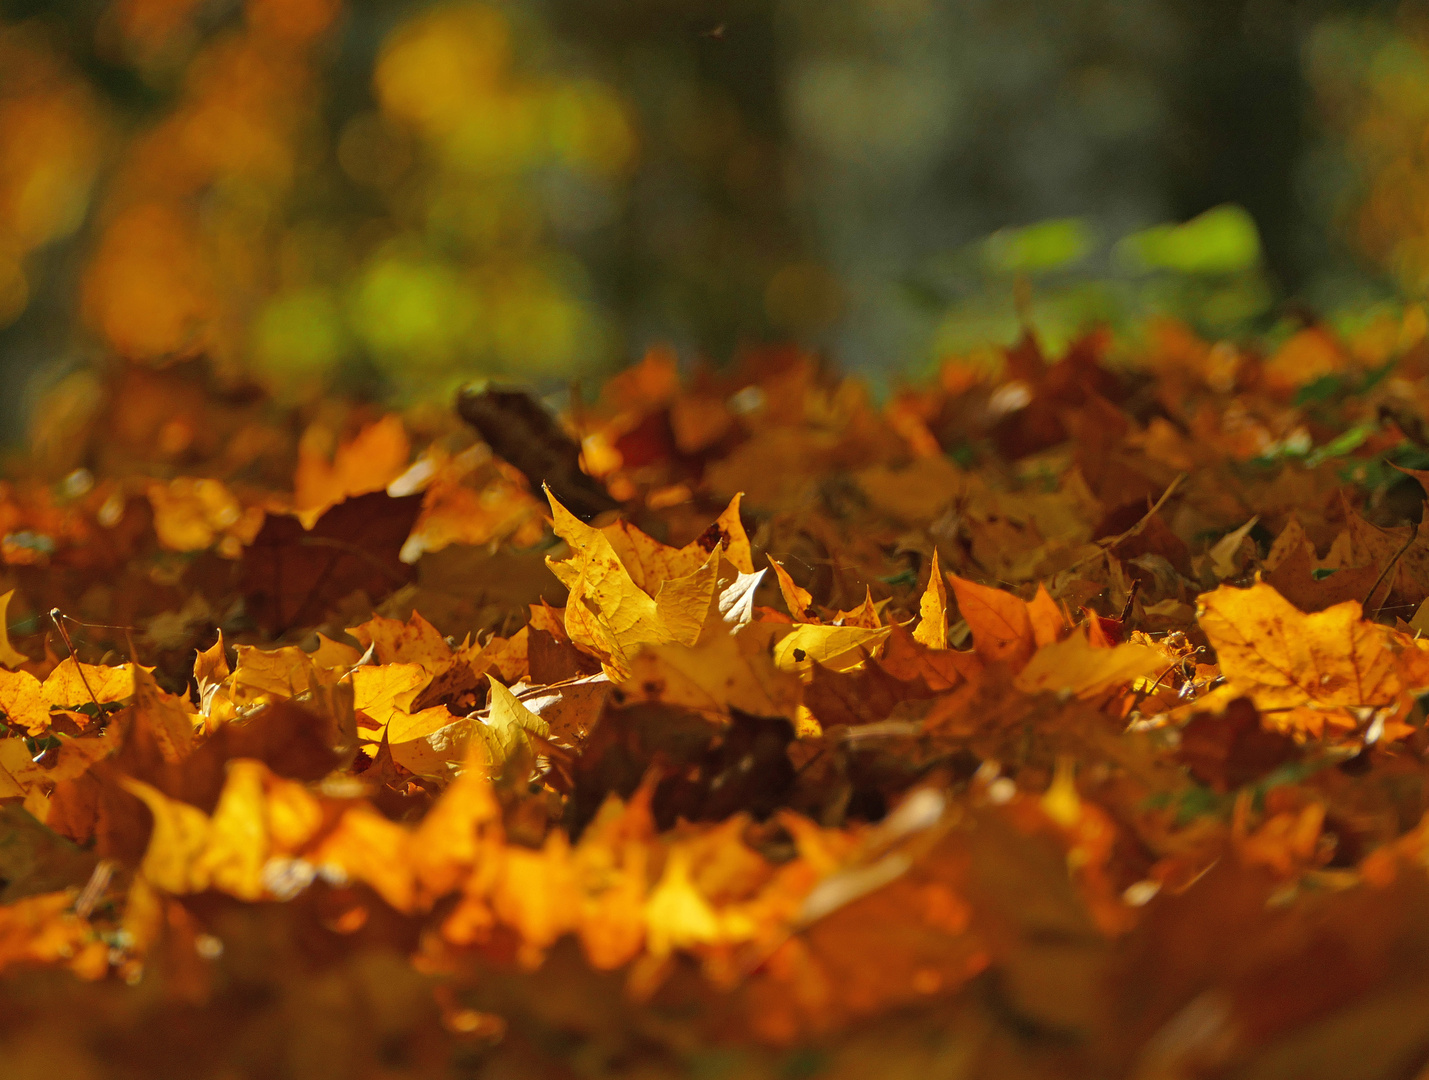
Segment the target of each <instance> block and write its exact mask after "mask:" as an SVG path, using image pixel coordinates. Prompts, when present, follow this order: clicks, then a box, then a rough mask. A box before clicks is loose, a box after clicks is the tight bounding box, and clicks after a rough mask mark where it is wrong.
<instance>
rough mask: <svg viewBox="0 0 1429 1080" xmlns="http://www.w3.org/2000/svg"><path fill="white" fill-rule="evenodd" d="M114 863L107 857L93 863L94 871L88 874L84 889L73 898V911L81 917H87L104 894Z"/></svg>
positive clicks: (112, 873) (112, 876)
mask: <svg viewBox="0 0 1429 1080" xmlns="http://www.w3.org/2000/svg"><path fill="white" fill-rule="evenodd" d="M114 870H115V864H114V863H112V862H110V861H109V860H108V859H100V860H99V862H98V863H96V864H95V867H94V871H93V872H92V873H91V874H90V875H89V880H88V881H87V882H85V885H84V889H83V890H82V891H81V892H80V894H79V896H78V897H76V898H75V902H74V913H75V914H76V915H78V916H79V917H80V918H81V919H87V918H89V913H90V912H91V911H93V910H94V907H95V905H96V904H98V903H99V901H100V899H101V898H102V897H103V896H104V890H105V889H107V888H109V882H110V881H111V880H113V878H114Z"/></svg>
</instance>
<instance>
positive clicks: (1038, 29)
mask: <svg viewBox="0 0 1429 1080" xmlns="http://www.w3.org/2000/svg"><path fill="white" fill-rule="evenodd" d="M1426 281H1429V6H1426V5H1424V4H1421V3H1399V4H1396V3H1370V2H1364V0H1361V2H1350V0H1315V2H1306V3H1294V2H1291V0H622V2H620V3H612V2H610V0H547V2H541V0H510V2H501V0H483V2H471V3H467V2H459V3H425V2H406V3H402V2H383V0H346V2H344V0H7V2H4V3H0V369H2V370H0V378H3V380H4V383H3V385H4V387H5V391H4V393H3V394H0V433H3V434H4V436H5V437H6V438H8V439H9V440H11V441H14V440H16V439H18V438H19V437H20V436H21V435H22V433H23V430H24V425H25V417H26V412H27V410H28V409H29V408H31V407H32V404H33V402H34V401H36V400H37V399H38V397H39V396H40V395H41V394H42V393H44V392H46V391H47V390H48V389H51V388H53V387H54V386H56V385H57V384H59V383H61V382H62V381H63V380H65V379H70V380H74V379H75V378H76V376H75V373H76V372H83V371H86V370H93V369H94V368H95V365H104V364H114V363H121V362H123V363H140V364H152V365H163V364H166V363H171V362H174V361H176V360H179V359H185V358H190V357H194V356H198V355H203V356H206V357H208V358H209V360H210V361H211V363H212V365H213V367H214V370H215V371H216V372H217V376H218V378H219V379H220V380H221V381H222V382H224V383H225V384H226V385H229V386H231V387H234V388H241V387H244V386H246V385H252V384H257V385H259V386H261V387H263V388H264V389H266V390H268V391H269V392H271V393H273V394H274V395H276V396H277V397H278V398H279V399H280V400H284V401H291V402H295V403H302V402H305V401H312V400H315V399H316V398H317V397H319V396H320V395H322V394H323V393H325V392H328V391H330V390H331V389H334V388H337V389H341V390H342V391H343V392H345V393H348V394H358V395H366V396H372V397H374V398H378V399H381V400H383V401H386V402H389V403H394V404H410V403H413V402H417V401H421V400H424V399H430V400H433V401H435V400H441V399H446V398H447V396H448V395H449V394H450V392H451V389H452V387H453V386H454V385H455V384H456V383H458V382H460V381H463V380H466V379H469V378H472V377H474V376H480V375H484V374H491V375H500V376H502V377H520V378H523V379H527V380H530V381H532V382H535V383H537V384H538V385H542V386H545V387H547V388H550V387H554V386H564V385H566V384H568V383H569V382H571V381H572V380H579V381H581V382H582V383H583V384H585V385H593V384H595V383H597V382H599V381H600V380H601V379H602V378H603V377H604V375H605V374H606V373H608V372H609V371H610V370H612V369H613V368H614V367H616V366H619V365H621V364H623V363H626V362H629V361H630V360H632V359H633V358H635V357H637V356H638V355H639V354H640V353H642V352H643V351H644V350H645V349H646V348H647V347H648V346H650V345H652V344H655V343H668V344H670V345H672V346H673V347H674V348H675V350H676V351H677V352H678V354H679V355H680V357H681V358H682V360H683V361H685V362H687V363H689V362H693V361H695V360H697V359H704V360H709V361H712V362H723V361H725V360H727V359H728V358H729V357H730V356H731V355H733V354H735V353H736V352H737V350H738V349H739V348H740V347H742V346H745V345H749V344H754V343H760V342H794V343H798V344H802V345H805V346H808V347H812V348H816V349H818V350H820V351H821V352H823V353H824V354H825V355H827V356H828V357H829V358H830V359H831V360H832V361H834V362H835V363H837V364H839V365H841V366H842V367H844V368H845V369H849V370H854V371H861V372H865V373H867V374H868V375H869V376H870V378H871V379H872V380H873V381H874V382H875V383H878V382H883V383H885V384H886V383H888V382H890V381H892V380H896V379H898V378H902V377H905V376H916V375H917V374H919V373H920V372H924V371H927V370H929V369H930V368H931V367H932V366H933V365H935V364H936V363H937V362H938V361H939V360H940V359H944V358H947V357H949V356H956V355H967V354H970V353H971V354H976V352H977V350H978V349H980V348H986V346H987V343H989V342H999V341H1007V340H1010V339H1011V338H1012V337H1013V336H1014V335H1015V334H1016V332H1017V329H1018V325H1019V319H1020V318H1022V317H1027V318H1030V319H1031V320H1032V322H1033V323H1034V324H1035V325H1036V326H1037V328H1038V330H1039V331H1040V332H1041V333H1042V335H1043V336H1044V338H1046V339H1048V341H1049V343H1050V344H1051V345H1052V346H1053V347H1054V348H1055V347H1056V345H1057V344H1058V342H1061V341H1065V340H1066V339H1067V338H1068V337H1069V336H1070V335H1072V334H1074V333H1076V332H1077V331H1078V330H1079V329H1081V328H1084V327H1085V326H1086V325H1088V324H1089V323H1093V322H1097V321H1101V322H1109V323H1111V324H1112V325H1113V326H1115V327H1117V328H1119V329H1121V330H1123V331H1124V333H1125V334H1127V335H1130V337H1131V338H1133V339H1134V335H1135V333H1136V332H1137V329H1138V327H1143V326H1145V325H1146V322H1147V318H1148V315H1149V314H1151V313H1168V314H1171V315H1173V316H1175V317H1179V318H1182V319H1185V320H1188V321H1189V322H1191V323H1192V324H1194V325H1195V326H1196V327H1197V328H1198V329H1199V330H1201V331H1202V332H1204V333H1208V334H1212V335H1227V334H1237V333H1244V332H1247V331H1256V332H1262V333H1269V334H1272V335H1273V334H1274V333H1276V332H1277V328H1278V327H1284V326H1288V325H1290V324H1296V320H1301V321H1303V320H1305V319H1308V318H1324V319H1327V320H1334V319H1336V318H1339V317H1340V316H1339V313H1340V312H1342V311H1345V312H1348V311H1354V312H1355V313H1356V315H1355V317H1356V318H1360V319H1364V318H1368V317H1371V315H1372V313H1373V311H1374V310H1375V305H1377V304H1391V305H1392V304H1395V303H1398V302H1401V301H1402V299H1403V298H1404V297H1411V298H1412V297H1414V296H1415V295H1417V294H1419V293H1421V292H1422V291H1423V289H1424V286H1425V284H1426ZM85 385H87V384H85V383H84V382H83V380H82V379H80V381H79V382H77V383H74V386H73V387H72V389H71V392H70V393H71V397H73V396H74V395H76V394H77V395H80V396H83V393H85V392H86V391H85V389H84V388H85ZM88 385H91V386H97V385H98V384H97V383H91V384H88Z"/></svg>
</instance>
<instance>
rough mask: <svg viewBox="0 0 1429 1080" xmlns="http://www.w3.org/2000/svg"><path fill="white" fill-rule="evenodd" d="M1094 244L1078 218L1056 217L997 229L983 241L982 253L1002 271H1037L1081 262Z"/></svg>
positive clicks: (1059, 268)
mask: <svg viewBox="0 0 1429 1080" xmlns="http://www.w3.org/2000/svg"><path fill="white" fill-rule="evenodd" d="M1095 244H1096V238H1095V237H1094V235H1093V234H1092V231H1091V229H1090V228H1088V226H1087V223H1086V222H1085V221H1083V220H1082V219H1081V218H1057V219H1055V220H1052V221H1040V222H1038V223H1037V224H1035V225H1026V226H1023V227H1022V228H1020V229H999V230H998V231H997V232H995V233H993V234H992V235H991V236H989V237H988V238H987V239H986V240H984V241H983V245H982V247H983V257H984V258H985V259H986V260H987V262H988V264H989V265H990V266H991V267H992V268H993V269H995V270H998V271H1001V272H1002V273H1005V274H1039V273H1046V272H1048V271H1050V270H1061V269H1064V268H1066V267H1069V266H1074V265H1075V264H1077V263H1079V262H1081V261H1082V260H1083V259H1085V258H1086V257H1087V255H1089V254H1090V253H1091V250H1092V248H1093V247H1094V246H1095Z"/></svg>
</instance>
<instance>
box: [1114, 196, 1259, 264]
mask: <svg viewBox="0 0 1429 1080" xmlns="http://www.w3.org/2000/svg"><path fill="white" fill-rule="evenodd" d="M1115 254H1116V258H1117V260H1118V261H1119V262H1121V263H1122V264H1123V265H1125V266H1127V267H1129V268H1130V269H1134V270H1169V271H1172V272H1174V273H1180V274H1207V275H1212V274H1237V273H1243V272H1245V271H1247V270H1253V269H1254V268H1255V267H1256V266H1257V265H1258V264H1259V263H1260V234H1259V232H1258V231H1257V230H1256V227H1255V221H1254V220H1253V219H1252V218H1251V216H1250V214H1248V213H1247V212H1246V211H1245V210H1244V209H1243V208H1242V207H1239V206H1232V205H1225V206H1217V207H1215V208H1214V209H1211V210H1207V211H1206V212H1205V213H1204V214H1201V215H1199V216H1198V217H1194V218H1192V219H1191V220H1190V221H1187V222H1185V223H1184V224H1181V225H1169V224H1168V225H1156V226H1153V227H1152V228H1150V229H1144V230H1142V231H1141V232H1139V233H1133V234H1132V235H1130V236H1128V237H1126V238H1125V239H1123V240H1121V241H1120V242H1119V243H1118V244H1117V245H1116V252H1115Z"/></svg>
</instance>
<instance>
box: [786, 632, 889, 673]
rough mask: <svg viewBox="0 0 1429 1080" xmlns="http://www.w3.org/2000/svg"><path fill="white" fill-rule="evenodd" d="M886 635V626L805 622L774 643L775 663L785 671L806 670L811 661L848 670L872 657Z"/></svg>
mask: <svg viewBox="0 0 1429 1080" xmlns="http://www.w3.org/2000/svg"><path fill="white" fill-rule="evenodd" d="M888 634H889V629H888V627H886V626H883V627H878V628H870V627H865V626H822V625H818V624H815V623H804V624H803V625H800V626H796V627H794V629H793V631H792V632H790V633H788V634H785V635H784V636H783V637H782V638H780V639H779V642H778V643H777V644H776V645H775V646H774V663H775V664H776V665H777V666H778V667H779V668H780V669H782V670H784V671H798V672H807V671H809V670H811V669H812V667H813V663H814V661H818V662H819V663H820V664H822V665H823V666H824V667H827V668H833V670H835V671H848V670H849V669H851V668H855V667H858V665H859V664H862V663H863V662H864V661H865V660H867V659H869V658H870V657H871V656H873V655H874V654H875V653H876V652H877V651H878V647H879V646H880V645H882V644H883V641H884V639H885V638H887V637H888Z"/></svg>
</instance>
